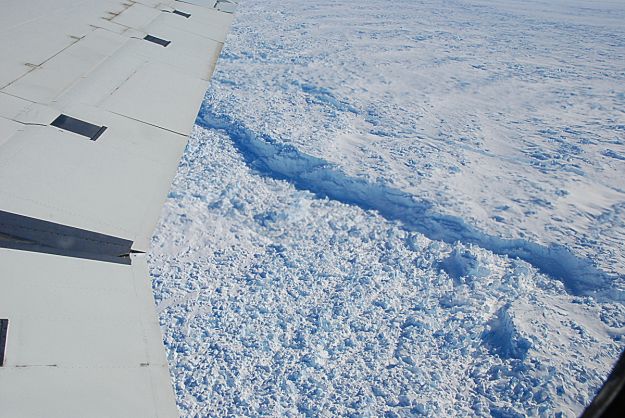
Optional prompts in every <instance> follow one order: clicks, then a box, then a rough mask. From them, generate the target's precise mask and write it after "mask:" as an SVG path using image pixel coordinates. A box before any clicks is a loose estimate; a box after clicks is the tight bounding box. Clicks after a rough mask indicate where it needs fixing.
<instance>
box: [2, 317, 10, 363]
mask: <svg viewBox="0 0 625 418" xmlns="http://www.w3.org/2000/svg"><path fill="white" fill-rule="evenodd" d="M8 332H9V320H8V319H0V367H2V366H4V352H5V350H6V346H7V334H8Z"/></svg>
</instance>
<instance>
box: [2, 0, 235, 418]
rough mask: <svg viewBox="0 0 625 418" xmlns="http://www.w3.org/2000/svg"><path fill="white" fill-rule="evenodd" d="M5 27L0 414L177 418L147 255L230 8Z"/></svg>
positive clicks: (10, 9) (153, 4)
mask: <svg viewBox="0 0 625 418" xmlns="http://www.w3.org/2000/svg"><path fill="white" fill-rule="evenodd" d="M5 3H6V4H4V5H3V14H1V15H0V28H2V29H1V30H0V32H3V36H2V37H0V57H2V60H0V325H2V326H1V328H2V329H1V330H0V331H1V332H0V348H1V350H0V416H7V417H15V416H49V417H54V416H59V417H61V416H62V417H73V416H76V417H78V416H80V417H83V416H115V417H125V416H127V417H141V416H159V417H160V416H163V417H169V416H177V415H178V412H177V409H176V405H175V399H174V395H173V391H172V387H171V382H170V377H169V370H168V366H167V360H166V357H165V353H164V349H163V345H162V336H161V333H160V328H159V324H158V321H157V319H156V315H155V312H154V304H153V297H152V292H151V287H150V283H149V280H147V277H148V271H147V266H146V260H145V255H144V254H142V253H144V252H145V251H147V249H148V247H149V239H150V236H151V234H152V231H153V229H154V227H155V225H156V223H157V221H158V218H159V216H160V211H161V207H162V204H163V202H164V200H165V198H166V195H167V192H168V190H169V187H170V184H171V181H172V179H173V176H174V175H175V171H176V167H177V164H178V161H179V159H180V157H181V155H182V153H183V151H184V147H185V145H186V142H187V136H188V135H189V133H190V131H191V129H192V127H193V122H194V120H195V117H196V115H197V110H198V108H199V105H200V102H201V100H202V98H203V95H204V92H205V91H206V89H207V87H208V82H209V79H210V77H211V75H212V72H213V69H214V67H215V63H216V60H217V57H218V56H219V53H220V51H221V48H222V46H223V42H224V41H225V37H226V34H227V31H228V28H229V26H230V23H231V21H232V17H233V16H232V11H233V10H234V7H235V6H236V2H233V1H224V0H219V1H212V0H206V1H201V0H195V1H157V0H140V1H132V0H131V1H112V0H91V1H76V0H58V1H55V2H48V1H45V0H39V1H38V0H31V1H16V0H12V1H8V2H5Z"/></svg>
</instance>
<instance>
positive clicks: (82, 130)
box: [50, 115, 106, 141]
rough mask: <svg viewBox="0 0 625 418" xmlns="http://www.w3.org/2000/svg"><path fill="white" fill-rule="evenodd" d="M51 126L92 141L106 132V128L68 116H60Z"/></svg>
mask: <svg viewBox="0 0 625 418" xmlns="http://www.w3.org/2000/svg"><path fill="white" fill-rule="evenodd" d="M50 125H52V126H56V127H57V128H61V129H64V130H66V131H70V132H73V133H75V134H78V135H82V136H86V137H87V138H89V139H90V140H92V141H95V140H96V139H98V138H99V137H100V135H102V134H103V133H104V131H106V126H98V125H94V124H92V123H89V122H85V121H84V120H80V119H76V118H73V117H71V116H67V115H60V116H59V117H58V118H56V119H54V120H53V121H52V123H51V124H50Z"/></svg>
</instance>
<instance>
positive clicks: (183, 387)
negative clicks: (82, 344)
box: [150, 0, 625, 417]
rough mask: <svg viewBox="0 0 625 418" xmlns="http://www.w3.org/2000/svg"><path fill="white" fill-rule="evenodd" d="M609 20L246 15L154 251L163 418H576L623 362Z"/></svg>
mask: <svg viewBox="0 0 625 418" xmlns="http://www.w3.org/2000/svg"><path fill="white" fill-rule="evenodd" d="M623 22H625V4H624V3H622V2H619V1H614V2H609V1H596V2H591V3H589V2H582V1H578V0H570V1H564V0H558V1H546V0H545V1H542V0H539V1H525V2H516V1H511V0H510V1H498V2H494V1H493V2H489V1H483V0H467V1H461V0H439V1H402V0H398V1H395V2H388V1H382V0H367V1H359V2H356V1H353V2H348V1H341V0H335V1H318V2H310V1H307V0H281V1H276V0H263V1H260V0H245V1H242V2H241V5H240V7H239V10H238V12H237V17H236V21H235V24H234V26H233V28H232V32H231V34H230V35H229V38H228V41H227V44H226V46H225V48H224V51H223V53H222V56H221V59H220V61H219V64H218V67H217V71H216V73H215V75H214V78H213V84H212V88H211V90H210V91H209V92H208V93H207V96H206V101H205V103H204V104H203V106H202V109H201V111H200V115H199V117H198V120H197V123H198V126H196V128H195V130H194V133H193V135H192V137H191V140H190V143H189V146H188V149H187V151H186V154H185V156H184V158H183V161H182V162H181V165H180V168H179V172H178V176H177V178H176V180H175V183H174V185H173V188H172V191H171V193H170V196H169V199H168V201H167V204H166V206H165V208H164V212H163V217H162V221H161V224H160V226H159V228H158V230H157V231H156V233H155V236H154V238H153V245H152V251H151V256H150V266H151V274H152V276H153V277H154V292H155V297H156V301H157V310H158V312H159V314H160V318H161V325H162V328H163V332H164V334H165V344H166V347H167V350H168V357H169V361H170V365H171V371H172V375H173V379H174V384H175V391H176V394H177V398H178V406H179V408H180V411H181V413H182V414H183V415H184V416H189V417H194V416H197V417H205V416H216V417H217V416H354V417H367V416H387V417H397V416H415V415H426V416H470V415H478V416H489V415H490V416H495V417H511V416H519V415H544V416H547V415H548V416H552V415H554V414H558V413H561V414H562V415H564V416H574V415H576V414H578V413H579V412H581V410H582V409H583V407H584V405H586V404H587V403H588V402H589V401H590V399H591V398H592V396H593V395H594V393H595V392H596V390H597V389H598V388H599V386H600V385H601V382H602V380H603V379H604V378H605V376H606V375H607V373H608V372H609V369H610V367H611V365H612V363H613V362H614V361H615V359H616V357H617V356H618V354H619V352H620V350H621V349H622V348H623V346H624V345H625V344H624V343H623V335H624V333H625V309H624V306H623V301H624V300H625V277H624V276H625V245H623V241H624V240H625V221H624V218H625V190H624V189H625V180H624V178H623V175H624V173H625V111H624V109H625V87H624V86H625V23H623Z"/></svg>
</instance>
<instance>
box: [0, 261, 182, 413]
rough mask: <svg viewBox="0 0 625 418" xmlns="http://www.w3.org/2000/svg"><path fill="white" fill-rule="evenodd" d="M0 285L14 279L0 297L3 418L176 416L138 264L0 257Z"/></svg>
mask: <svg viewBox="0 0 625 418" xmlns="http://www.w3.org/2000/svg"><path fill="white" fill-rule="evenodd" d="M0 277H12V278H19V280H12V281H10V282H7V283H4V284H3V291H2V292H1V293H0V317H2V318H10V325H9V333H8V338H7V346H6V350H5V363H4V366H3V367H0V405H2V408H1V410H0V416H55V414H54V413H53V414H50V412H48V411H58V415H56V416H65V417H70V416H76V417H78V416H129V417H130V416H171V417H173V416H176V415H177V412H176V409H175V402H174V401H173V393H172V391H171V386H170V384H169V374H168V369H167V361H166V358H165V356H164V354H163V350H162V343H161V336H160V329H159V325H158V322H157V320H156V315H155V313H154V307H153V304H152V292H151V288H150V285H149V279H148V278H147V265H146V262H145V256H143V255H141V256H133V263H132V265H119V264H111V263H104V262H99V261H92V260H80V259H76V258H70V257H58V256H54V255H48V254H35V253H27V252H23V251H15V250H7V249H0ZM23 295H28V296H29V297H28V298H27V299H25V298H23ZM75 379H78V380H75ZM60 382H62V384H59V383H60ZM137 386H140V387H137ZM70 389H71V390H70ZM77 394H81V396H77ZM51 395H54V396H51ZM27 396H28V397H30V399H33V397H36V400H37V402H32V403H34V404H35V405H26V404H25V403H24V402H25V401H26V399H27V398H26V397H27ZM100 398H107V399H109V400H115V401H114V402H107V403H104V402H102V401H101V399H100ZM125 402H128V403H127V404H124V403H125ZM119 403H121V404H122V405H123V407H122V409H118V408H119ZM74 404H75V405H74ZM74 406H76V407H77V408H78V409H76V414H73V413H72V408H73V407H74ZM11 411H13V412H14V413H11ZM29 411H30V413H29ZM38 411H39V412H40V411H46V412H45V413H44V414H43V415H37V413H38Z"/></svg>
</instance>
